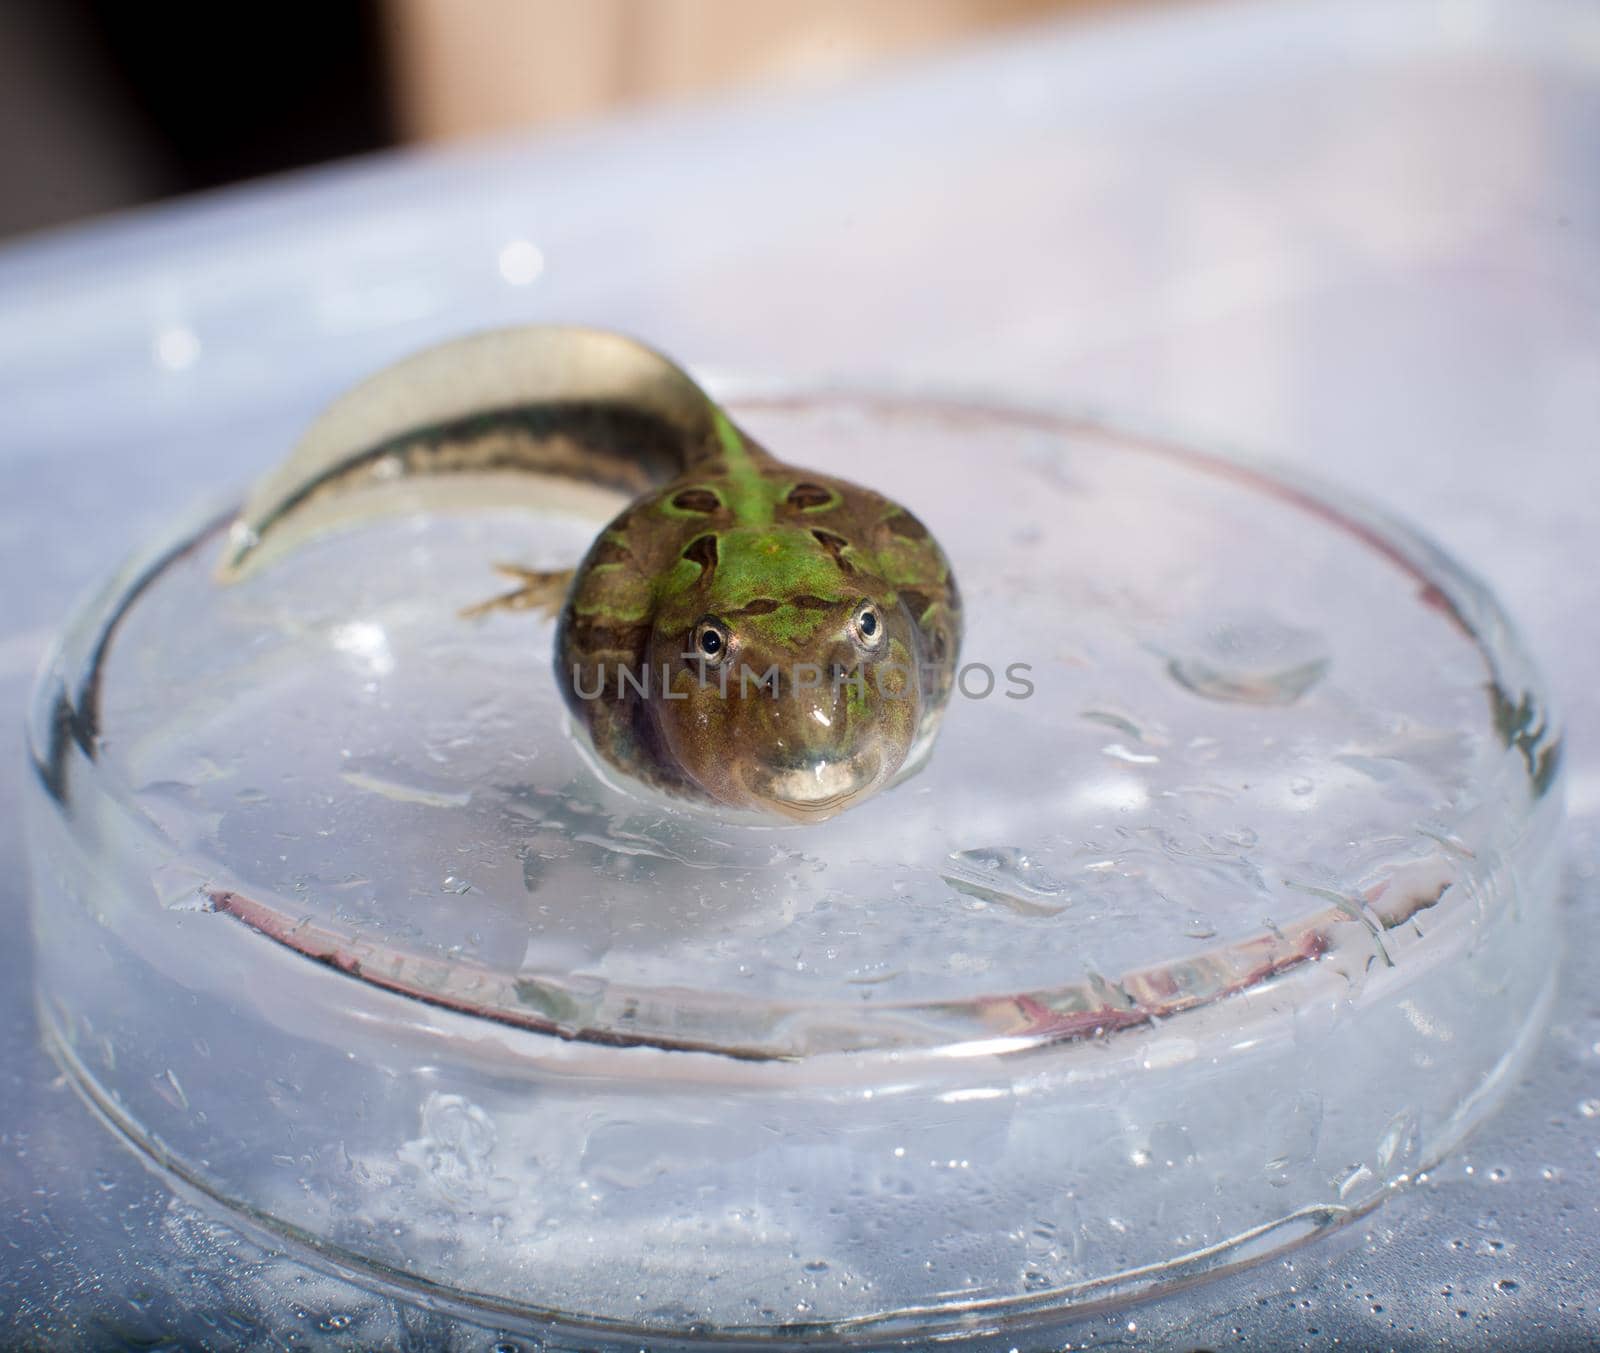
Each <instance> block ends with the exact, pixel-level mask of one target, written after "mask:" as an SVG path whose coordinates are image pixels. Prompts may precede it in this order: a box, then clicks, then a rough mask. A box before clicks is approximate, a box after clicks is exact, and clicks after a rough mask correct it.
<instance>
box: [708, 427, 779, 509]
mask: <svg viewBox="0 0 1600 1353" xmlns="http://www.w3.org/2000/svg"><path fill="white" fill-rule="evenodd" d="M711 421H712V424H713V425H714V426H715V427H716V430H717V441H718V442H720V443H721V444H722V449H723V452H724V453H725V454H726V456H727V460H728V495H727V497H728V507H729V508H730V509H731V510H732V512H733V519H734V521H736V522H738V523H739V524H740V525H741V526H764V525H765V524H766V523H767V522H770V521H771V520H772V516H773V510H774V501H773V484H772V482H771V481H770V480H769V479H768V478H767V477H766V475H764V474H762V472H761V467H760V465H758V464H757V463H756V458H755V457H754V456H752V455H751V454H750V447H749V444H748V443H747V442H746V441H745V439H744V435H743V434H742V433H741V432H740V431H739V429H738V428H736V427H734V425H733V420H732V419H730V418H729V417H728V415H727V414H725V413H723V411H722V410H721V409H713V410H712V411H711Z"/></svg>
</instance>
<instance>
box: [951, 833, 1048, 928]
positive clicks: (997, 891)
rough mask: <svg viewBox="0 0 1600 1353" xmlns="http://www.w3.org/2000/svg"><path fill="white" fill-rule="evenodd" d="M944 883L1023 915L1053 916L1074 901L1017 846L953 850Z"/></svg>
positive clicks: (960, 891) (969, 895)
mask: <svg viewBox="0 0 1600 1353" xmlns="http://www.w3.org/2000/svg"><path fill="white" fill-rule="evenodd" d="M948 859H949V863H948V864H947V865H946V867H945V870H944V875H943V877H944V880H945V882H946V883H948V884H949V885H950V886H951V887H952V888H954V889H955V890H956V891H957V892H958V893H964V894H966V895H967V896H968V897H975V898H978V899H980V900H981V901H985V902H998V903H1000V904H1001V905H1002V906H1005V907H1008V908H1009V909H1010V910H1012V911H1015V912H1019V913H1021V914H1023V915H1035V916H1054V915H1055V914H1056V913H1057V912H1060V911H1063V910H1065V909H1066V907H1067V906H1068V905H1069V904H1070V903H1071V901H1072V899H1071V897H1070V896H1069V895H1068V893H1067V889H1066V886H1065V885H1064V884H1062V883H1061V882H1060V881H1059V880H1058V879H1056V878H1055V877H1054V876H1053V875H1051V874H1050V873H1048V872H1047V871H1045V870H1044V869H1042V868H1040V867H1039V866H1038V865H1036V864H1035V863H1034V862H1033V861H1032V860H1030V859H1029V858H1028V856H1027V854H1026V852H1024V851H1022V850H1019V849H1018V848H1017V847H1015V846H980V847H977V848H975V849H973V850H957V851H952V852H951V853H950V855H949V857H948Z"/></svg>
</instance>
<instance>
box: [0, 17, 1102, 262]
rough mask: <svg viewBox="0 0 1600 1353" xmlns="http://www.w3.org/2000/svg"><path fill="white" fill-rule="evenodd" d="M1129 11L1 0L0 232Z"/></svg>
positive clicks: (818, 77) (794, 82)
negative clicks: (1043, 23)
mask: <svg viewBox="0 0 1600 1353" xmlns="http://www.w3.org/2000/svg"><path fill="white" fill-rule="evenodd" d="M1128 3H1129V0H1121V3H1120V4H1119V3H1118V0H869V2H868V3H861V2H860V0H804V2H803V3H802V2H799V0H359V2H358V0H342V2H341V3H335V4H329V5H323V6H316V7H311V6H289V7H287V8H284V7H280V6H251V7H243V8H240V7H235V6H225V5H199V4H181V5H175V6H174V5H163V6H162V7H161V10H160V18H159V21H152V17H151V15H152V12H151V10H149V9H148V8H146V7H145V6H142V5H131V4H126V3H118V0H54V3H52V2H51V0H11V2H10V3H7V4H5V5H0V182H4V183H5V184H7V185H8V187H7V189H6V191H5V192H4V194H3V195H0V235H4V236H10V235H17V234H20V233H23V232H27V231H33V230H38V229H42V228H45V227H49V226H53V225H60V224H63V223H66V222H70V221H72V220H75V219H78V218H81V217H85V216H92V215H97V214H99V213H102V212H106V211H111V210H114V209H116V208H119V207H124V206H130V205H134V204H137V203H140V202H146V201H150V200H153V199H157V198H162V197H167V196H172V195H175V194H180V193H187V192H193V191H196V190H199V189H205V188H212V187H217V186H220V185H222V184H227V183H231V182H236V181H239V180H243V179H250V178H255V177H258V176H260V175H263V174H271V173H275V172H279V171H282V170H287V169H295V168H299V167H303V166H306V165H313V164H317V163H320V162H323V161H327V160H335V159H340V158H344V157H347V156H351V155H358V154H361V153H363V152H366V151H372V150H377V149H380V148H383V147H386V146H391V145H397V144H406V143H412V142H437V141H446V140H451V139H456V138H461V137H470V136H474V135H480V134H487V133H495V132H507V131H512V130H522V129H528V128H537V127H541V126H547V125H556V124H560V123H563V122H568V121H572V120H575V119H579V118H582V117H585V116H590V115H595V114H601V113H604V112H607V111H611V110H614V109H618V108H637V107H641V106H646V105H650V104H653V103H660V102H664V101H670V100H684V99H692V98H694V97H696V96H697V95H701V94H708V93H712V92H715V91H718V90H725V89H728V88H733V87H738V86H755V85H759V86H762V87H765V88H773V87H782V86H785V85H790V86H803V85H806V86H813V87H814V86H816V85H817V84H820V83H824V82H826V81H829V80H833V79H841V78H844V77H847V76H850V75H853V74H857V73H859V72H862V71H864V70H867V69H870V68H871V67H872V66H873V65H874V64H881V63H885V62H889V61H893V60H894V59H895V58H897V57H905V56H913V55H916V54H921V53H925V52H928V51H931V50H934V49H936V48H938V47H940V46H950V45H952V44H956V43H960V42H962V41H963V40H971V39H973V38H974V37H977V36H981V35H984V34H988V33H994V32H998V31H1003V30H1005V29H1008V28H1015V27H1017V26H1019V25H1022V24H1026V23H1028V22H1029V21H1032V20H1039V19H1043V18H1047V17H1053V16H1058V15H1061V14H1086V13H1089V12H1092V11H1099V10H1106V9H1110V8H1117V7H1123V8H1125V7H1127V5H1128Z"/></svg>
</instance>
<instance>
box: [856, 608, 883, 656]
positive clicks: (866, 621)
mask: <svg viewBox="0 0 1600 1353" xmlns="http://www.w3.org/2000/svg"><path fill="white" fill-rule="evenodd" d="M852 625H853V627H854V629H855V633H856V639H857V641H858V642H859V643H860V644H861V646H862V647H863V648H869V649H871V648H877V647H878V645H879V644H881V643H882V642H883V617H882V616H881V615H879V614H878V608H877V607H876V606H874V605H873V604H872V603H871V602H870V601H864V602H862V603H861V605H860V606H858V607H857V608H856V613H855V617H854V619H853V621H852Z"/></svg>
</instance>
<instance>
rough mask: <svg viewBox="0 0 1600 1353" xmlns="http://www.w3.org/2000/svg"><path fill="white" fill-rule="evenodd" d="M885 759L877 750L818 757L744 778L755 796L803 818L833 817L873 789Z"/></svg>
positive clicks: (769, 806) (786, 813)
mask: <svg viewBox="0 0 1600 1353" xmlns="http://www.w3.org/2000/svg"><path fill="white" fill-rule="evenodd" d="M882 765H883V761H882V758H881V757H880V756H878V754H877V753H872V754H871V755H869V756H865V757H861V758H857V759H852V760H849V761H832V762H830V761H818V762H813V763H810V764H806V765H801V766H794V767H784V768H771V769H768V768H761V769H755V770H752V771H748V772H746V773H745V774H744V775H743V776H742V777H741V780H742V782H743V788H744V789H745V791H746V793H748V794H749V796H750V797H751V799H752V800H754V801H755V802H756V803H758V804H759V805H761V806H762V807H764V808H767V809H769V810H771V811H773V812H777V813H781V814H783V815H784V816H785V817H790V818H794V819H796V820H797V821H802V822H816V821H820V820H822V819H823V818H828V817H832V816H833V815H834V814H835V813H837V812H839V811H840V810H841V809H842V808H844V807H846V806H847V805H848V804H850V803H851V802H853V801H854V800H855V799H857V798H860V797H861V796H862V795H863V794H865V793H867V792H868V791H869V790H871V789H872V788H873V787H874V786H875V785H876V784H877V783H878V779H879V774H878V773H879V771H880V769H881V768H882Z"/></svg>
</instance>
